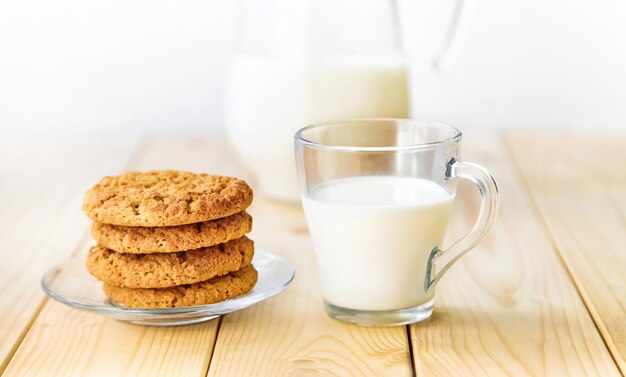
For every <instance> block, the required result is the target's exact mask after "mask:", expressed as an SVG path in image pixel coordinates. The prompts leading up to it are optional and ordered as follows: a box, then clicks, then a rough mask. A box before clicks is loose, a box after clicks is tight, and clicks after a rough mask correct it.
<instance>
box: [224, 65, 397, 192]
mask: <svg viewBox="0 0 626 377" xmlns="http://www.w3.org/2000/svg"><path fill="white" fill-rule="evenodd" d="M406 85H407V84H406V69H405V65H404V62H403V61H402V60H401V59H396V58H389V59H341V58H333V59H330V60H329V59H326V60H323V61H306V60H298V59H282V58H270V57H261V56H247V55H241V56H237V57H236V58H235V59H234V61H233V64H232V66H231V69H230V72H229V79H228V85H227V90H226V123H227V126H228V127H227V130H228V137H229V141H230V144H231V145H232V146H233V147H234V149H235V152H237V155H238V157H239V159H240V160H241V161H242V162H243V163H244V164H245V165H246V166H247V167H248V168H249V169H250V171H251V172H253V173H254V175H255V177H256V178H257V180H258V181H257V182H256V183H258V185H259V188H260V190H261V191H263V192H264V193H265V194H269V195H270V196H272V197H274V198H278V199H283V200H287V201H298V200H299V199H300V192H299V190H298V181H297V177H296V168H295V166H294V163H293V134H294V133H295V132H296V131H297V130H299V129H300V128H302V127H305V126H308V125H310V124H315V123H320V122H328V121H336V120H343V119H354V118H372V117H379V118H381V117H382V118H406V117H407V116H408V104H407V86H406Z"/></svg>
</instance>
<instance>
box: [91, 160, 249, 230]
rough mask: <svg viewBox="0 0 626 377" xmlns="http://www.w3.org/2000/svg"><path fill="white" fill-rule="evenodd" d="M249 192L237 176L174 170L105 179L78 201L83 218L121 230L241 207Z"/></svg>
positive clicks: (198, 219)
mask: <svg viewBox="0 0 626 377" xmlns="http://www.w3.org/2000/svg"><path fill="white" fill-rule="evenodd" d="M251 202H252V189H251V188H250V186H248V184H247V183H246V182H245V181H243V180H241V179H237V178H231V177H224V176H217V175H208V174H195V173H190V172H180V171H173V170H163V171H151V172H129V173H126V174H122V175H118V176H112V177H104V178H103V179H102V180H101V181H100V182H99V183H98V184H97V185H95V186H94V187H92V188H91V189H89V191H87V193H86V194H85V198H84V200H83V211H85V213H86V214H87V216H88V217H89V218H90V219H92V220H94V221H98V222H101V223H105V224H112V225H121V226H144V227H156V226H175V225H184V224H191V223H197V222H203V221H209V220H214V219H219V218H223V217H227V216H230V215H233V214H235V213H237V212H241V211H243V210H244V209H246V208H247V207H248V206H249V205H250V203H251Z"/></svg>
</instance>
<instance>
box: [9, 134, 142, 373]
mask: <svg viewBox="0 0 626 377" xmlns="http://www.w3.org/2000/svg"><path fill="white" fill-rule="evenodd" d="M137 142H138V138H132V137H131V138H126V139H124V140H121V141H115V140H113V139H110V138H109V139H108V140H107V138H102V137H88V136H85V137H67V136H66V137H49V138H44V137H35V136H21V137H20V136H9V135H3V136H2V137H1V138H0V208H2V210H1V211H0V228H1V229H2V232H0V260H1V261H2V263H0V371H2V370H4V368H5V367H6V365H7V363H8V362H9V360H10V358H11V356H12V355H13V352H14V351H15V349H16V347H17V346H18V345H19V343H20V341H21V340H22V338H23V336H24V334H25V332H26V331H27V330H28V328H29V326H30V323H31V322H32V320H33V318H34V316H35V315H36V313H37V312H38V311H39V309H40V307H41V305H42V303H43V302H44V295H43V292H41V289H40V288H39V279H40V278H41V275H42V274H43V272H44V271H45V270H46V269H47V268H48V267H49V266H50V265H52V264H53V263H54V262H55V261H57V260H59V259H61V258H63V257H67V256H69V255H70V254H71V253H72V252H73V250H74V249H75V247H76V245H77V243H78V242H80V240H81V237H83V235H84V234H85V231H86V229H87V227H88V221H87V220H86V219H85V218H84V216H83V214H82V212H81V210H80V203H81V202H82V196H83V193H84V191H85V190H86V189H87V188H88V187H89V184H91V182H93V180H94V179H96V177H98V176H101V175H104V174H110V173H113V172H116V171H118V170H119V169H120V168H121V167H122V166H123V165H124V164H125V163H126V161H127V160H128V158H129V157H130V155H131V153H132V151H133V150H134V149H135V147H136V144H137Z"/></svg>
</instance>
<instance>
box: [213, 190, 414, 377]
mask: <svg viewBox="0 0 626 377" xmlns="http://www.w3.org/2000/svg"><path fill="white" fill-rule="evenodd" d="M252 214H253V216H254V219H255V220H254V221H255V223H254V224H255V225H254V227H255V230H254V237H253V239H254V240H255V242H256V245H257V247H259V248H263V249H266V250H271V251H272V252H274V253H277V254H279V255H281V256H283V257H285V258H286V259H287V260H289V261H290V262H291V263H292V264H293V265H294V267H295V269H296V279H295V280H294V282H293V283H292V285H291V286H290V287H289V288H288V289H287V290H286V291H285V292H283V293H282V294H280V295H279V296H277V297H274V298H272V299H270V300H269V301H267V302H264V303H261V304H259V305H257V306H254V307H252V308H250V309H249V310H245V311H241V312H238V313H235V314H233V315H229V316H226V317H225V318H224V319H223V320H222V325H221V328H220V333H219V337H218V339H217V344H216V347H215V353H214V356H213V360H212V361H211V365H210V369H209V374H208V375H209V376H252V375H254V376H283V375H296V376H297V375H308V374H313V373H314V372H317V373H324V374H327V375H338V376H378V375H389V376H404V375H410V374H411V365H410V355H409V348H408V341H407V333H406V328H405V327H404V326H400V327H393V328H376V329H368V328H359V327H354V326H347V325H343V324H340V323H338V322H335V321H332V320H330V319H329V318H327V317H326V316H325V314H324V312H323V308H322V298H321V293H320V290H319V287H320V284H319V281H318V276H317V265H316V262H315V257H314V253H313V248H312V244H311V240H310V238H309V235H308V233H307V230H306V223H305V220H304V216H303V213H302V210H301V209H300V208H299V207H295V206H291V205H286V204H280V203H275V202H271V201H269V200H267V199H265V198H260V197H257V198H256V199H255V205H254V208H253V209H252Z"/></svg>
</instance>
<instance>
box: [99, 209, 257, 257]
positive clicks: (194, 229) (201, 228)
mask: <svg viewBox="0 0 626 377" xmlns="http://www.w3.org/2000/svg"><path fill="white" fill-rule="evenodd" d="M251 230H252V216H250V215H249V214H248V213H246V212H245V211H244V212H239V213H236V214H234V215H231V216H228V217H225V218H223V219H217V220H210V221H205V222H201V223H194V224H188V225H178V226H169V227H150V228H146V227H137V226H134V227H129V226H118V225H110V224H103V223H99V222H94V223H93V225H92V227H91V235H92V236H93V238H94V239H95V240H96V241H97V242H98V244H99V245H100V246H104V247H106V248H109V249H111V250H114V251H117V252H119V253H133V254H150V253H173V252H177V251H180V250H192V249H198V248H201V247H208V246H213V245H217V244H220V243H224V242H228V241H230V240H233V239H236V238H239V237H243V236H244V235H245V234H246V233H249V232H250V231H251Z"/></svg>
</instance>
